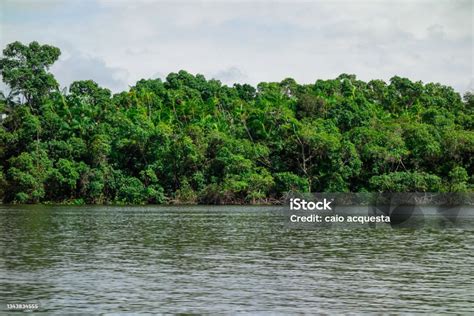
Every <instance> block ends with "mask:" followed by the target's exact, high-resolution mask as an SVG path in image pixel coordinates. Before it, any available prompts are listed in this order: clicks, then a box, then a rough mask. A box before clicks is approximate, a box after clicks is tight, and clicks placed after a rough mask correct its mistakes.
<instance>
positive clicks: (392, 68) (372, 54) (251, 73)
mask: <svg viewBox="0 0 474 316" xmlns="http://www.w3.org/2000/svg"><path fill="white" fill-rule="evenodd" d="M473 2H474V1H472V0H467V1H464V0H463V1H457V0H432V1H413V0H411V1H393V0H392V1H383V0H379V1H375V0H372V1H337V0H336V1H334V0H333V1H265V0H260V1H258V0H257V1H242V0H239V1H236V0H228V1H224V0H221V1H191V0H188V1H179V0H178V1H173V2H169V1H156V0H155V1H154V0H129V1H125V0H114V1H112V0H0V47H1V49H3V48H4V47H5V46H6V45H7V44H8V43H10V42H13V41H21V42H23V43H29V42H31V41H38V42H40V43H42V44H50V45H54V46H57V47H59V48H60V49H61V51H62V54H61V57H60V59H59V60H58V61H57V62H56V63H55V64H54V65H53V67H52V68H51V71H52V72H53V73H54V74H55V76H56V78H57V79H58V81H59V82H60V84H61V85H62V86H68V85H69V84H70V83H71V82H73V81H75V80H85V79H92V80H94V81H96V82H98V83H99V84H100V85H101V86H104V87H107V88H109V89H111V90H112V91H114V92H118V91H122V90H125V89H128V87H130V86H133V85H134V84H135V83H136V82H137V81H138V80H140V79H142V78H162V79H164V78H166V75H167V74H168V73H170V72H177V71H179V70H181V69H184V70H187V71H188V72H190V73H193V74H196V73H200V74H204V75H205V76H206V77H207V78H215V79H219V80H221V81H222V82H223V83H224V84H228V85H232V84H233V83H236V82H239V83H250V84H252V85H256V84H257V83H258V82H262V81H281V80H283V79H285V78H288V77H291V78H294V79H295V80H296V81H297V82H299V83H314V82H315V81H316V80H317V79H332V78H335V77H337V76H338V75H339V74H341V73H349V74H355V75H357V78H359V79H361V80H366V81H368V80H371V79H383V80H385V81H387V82H388V81H389V79H390V78H391V77H393V76H395V75H398V76H402V77H407V78H410V79H411V80H414V81H418V80H421V81H423V82H425V83H427V82H440V83H442V84H445V85H450V86H452V87H453V88H454V89H455V90H457V91H459V92H461V93H464V92H466V91H472V90H473V89H474V75H473V61H474V56H473V55H474V54H473V51H474V41H473V15H474V14H473V10H474V9H473Z"/></svg>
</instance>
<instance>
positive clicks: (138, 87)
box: [0, 42, 474, 204]
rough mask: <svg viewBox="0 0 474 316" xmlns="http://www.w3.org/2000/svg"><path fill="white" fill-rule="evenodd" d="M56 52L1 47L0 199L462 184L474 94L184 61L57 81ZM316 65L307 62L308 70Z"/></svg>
mask: <svg viewBox="0 0 474 316" xmlns="http://www.w3.org/2000/svg"><path fill="white" fill-rule="evenodd" d="M60 53H61V52H60V50H59V49H58V48H56V47H53V46H49V45H41V44H38V43H37V42H32V43H30V44H28V45H24V44H22V43H20V42H14V43H11V44H9V45H7V47H6V48H5V49H4V50H3V56H2V58H1V60H0V71H1V76H2V80H3V82H4V83H5V84H6V85H7V87H8V88H7V89H6V91H4V92H3V93H2V95H1V101H0V200H2V201H3V202H4V203H38V202H54V203H75V204H82V203H131V204H138V203H210V204H219V203H263V202H275V201H278V200H279V199H281V198H282V196H284V195H285V194H286V193H287V192H291V191H298V192H308V191H314V192H367V191H369V192H373V191H377V192H379V191H394V192H405V191H406V192H408V191H410V192H411V191H421V192H428V191H431V192H460V191H473V188H474V177H473V167H474V165H473V157H474V155H473V152H474V131H473V127H474V95H473V94H472V93H466V94H465V95H464V98H463V97H461V96H460V94H459V93H457V92H456V91H454V90H453V89H452V88H451V87H448V86H444V85H441V84H438V83H427V84H424V83H422V82H420V81H417V82H413V81H410V80H409V79H406V78H401V77H397V76H395V77H393V78H391V79H390V82H389V83H386V82H384V81H382V80H372V81H369V82H364V81H361V80H358V79H357V78H356V76H355V75H348V74H342V75H340V76H339V77H337V78H336V79H333V80H317V81H316V82H315V83H314V84H298V83H297V82H295V80H293V79H291V78H288V79H285V80H283V81H281V82H269V83H267V82H262V83H260V84H258V85H257V87H256V88H255V87H253V86H251V85H248V84H234V85H233V86H232V87H229V86H226V85H223V84H221V82H220V81H218V80H214V79H211V80H207V79H206V78H205V77H204V76H202V75H192V74H190V73H188V72H186V71H179V72H178V73H170V74H169V75H168V76H167V77H166V79H165V80H161V79H148V80H145V79H143V80H140V81H138V82H137V83H136V84H135V86H133V87H130V89H129V90H128V91H124V92H121V93H116V94H113V95H112V93H111V91H110V90H108V89H106V88H102V87H100V86H99V85H98V84H96V83H95V82H94V81H91V80H85V81H76V82H74V83H72V84H71V85H70V87H69V88H68V89H66V88H64V89H62V88H61V87H60V86H59V84H58V82H57V81H56V80H55V78H54V76H53V75H52V74H51V73H50V72H49V67H50V66H51V65H52V64H53V63H54V62H55V61H56V60H57V59H58V57H59V56H60ZM315 76H317V74H315Z"/></svg>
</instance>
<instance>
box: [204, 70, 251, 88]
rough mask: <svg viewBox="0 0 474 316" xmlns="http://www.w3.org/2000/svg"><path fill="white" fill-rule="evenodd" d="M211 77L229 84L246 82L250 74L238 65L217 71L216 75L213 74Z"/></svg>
mask: <svg viewBox="0 0 474 316" xmlns="http://www.w3.org/2000/svg"><path fill="white" fill-rule="evenodd" d="M210 77H211V78H213V79H218V80H220V81H221V82H222V83H224V84H227V85H233V84H234V83H244V82H245V81H246V80H247V79H248V76H247V75H246V74H245V73H244V72H242V71H241V70H240V69H239V68H237V67H229V68H227V69H224V70H221V71H219V72H217V73H215V74H214V75H211V76H210Z"/></svg>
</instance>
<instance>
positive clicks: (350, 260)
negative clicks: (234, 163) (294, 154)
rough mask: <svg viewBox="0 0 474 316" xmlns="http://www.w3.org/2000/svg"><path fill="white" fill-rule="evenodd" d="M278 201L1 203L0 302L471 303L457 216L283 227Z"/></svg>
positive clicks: (417, 308)
mask: <svg viewBox="0 0 474 316" xmlns="http://www.w3.org/2000/svg"><path fill="white" fill-rule="evenodd" d="M281 217H282V212H281V210H279V209H278V208H277V207H249V206H232V207H231V206H229V207H225V206H224V207H223V206H189V207H178V206H172V207H171V206H160V207H157V206H140V207H104V206H80V207H72V206H5V205H0V312H5V311H7V304H38V306H39V308H38V310H37V311H38V312H45V313H47V314H55V313H56V314H70V313H81V314H95V313H111V314H113V313H138V312H141V313H146V312H149V313H191V312H192V313H210V314H215V313H230V312H241V313H252V314H254V313H259V314H268V313H271V314H274V313H278V314H292V313H316V312H319V313H328V314H334V313H338V314H340V313H342V314H347V313H370V312H376V313H400V312H405V313H406V312H411V313H418V312H419V313H431V314H437V313H446V312H453V313H465V314H468V313H473V312H474V272H473V271H474V259H473V254H474V219H473V218H466V219H464V222H465V223H467V224H466V225H462V226H461V227H454V226H453V227H441V226H439V225H429V221H428V224H427V225H425V226H424V227H423V228H420V229H411V228H405V229H392V228H391V227H390V225H385V227H384V226H382V227H381V228H376V229H370V228H367V227H361V228H341V229H334V228H331V229H329V228H321V229H315V230H301V229H288V228H286V227H285V226H284V224H283V221H282V218H281Z"/></svg>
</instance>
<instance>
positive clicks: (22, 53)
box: [0, 42, 61, 110]
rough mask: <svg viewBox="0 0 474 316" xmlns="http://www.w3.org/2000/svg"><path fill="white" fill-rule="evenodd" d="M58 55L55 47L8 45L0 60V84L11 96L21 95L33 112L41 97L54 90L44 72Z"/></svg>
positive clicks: (51, 81)
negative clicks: (2, 84)
mask: <svg viewBox="0 0 474 316" xmlns="http://www.w3.org/2000/svg"><path fill="white" fill-rule="evenodd" d="M60 54H61V51H60V50H59V48H57V47H53V46H50V45H40V44H38V42H31V43H30V44H29V45H24V44H22V43H20V42H13V43H11V44H8V45H7V47H6V48H5V49H4V50H3V56H4V57H3V58H2V59H0V73H1V75H2V77H3V81H4V82H5V83H6V84H7V85H8V86H9V87H10V89H11V90H12V92H13V93H14V94H15V95H21V96H22V97H23V98H24V99H25V102H26V103H27V104H28V105H29V106H30V107H32V109H36V110H37V109H38V108H39V106H40V104H41V102H42V101H43V100H44V98H45V97H46V96H47V95H48V94H49V93H50V92H51V91H52V90H55V89H57V88H58V83H57V81H56V80H55V79H54V76H53V75H52V74H51V73H49V72H48V70H49V67H50V66H51V65H52V64H53V63H54V62H55V61H56V60H57V59H58V58H59V55H60Z"/></svg>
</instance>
